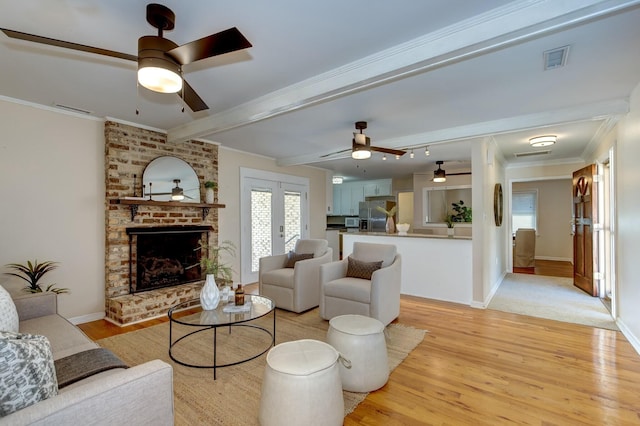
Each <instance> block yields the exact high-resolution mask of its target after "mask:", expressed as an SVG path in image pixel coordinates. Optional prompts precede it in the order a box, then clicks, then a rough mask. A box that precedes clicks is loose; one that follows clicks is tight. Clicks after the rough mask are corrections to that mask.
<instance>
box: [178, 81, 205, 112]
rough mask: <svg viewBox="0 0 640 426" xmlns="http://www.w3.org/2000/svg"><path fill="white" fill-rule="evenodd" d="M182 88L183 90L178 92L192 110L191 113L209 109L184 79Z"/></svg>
mask: <svg viewBox="0 0 640 426" xmlns="http://www.w3.org/2000/svg"><path fill="white" fill-rule="evenodd" d="M182 87H183V89H182V90H181V91H179V92H178V95H179V96H180V97H181V98H182V99H183V100H184V103H185V104H187V105H188V106H189V108H191V111H193V112H198V111H203V110H205V109H209V107H208V106H207V104H205V103H204V101H203V100H202V98H201V97H200V96H198V94H197V93H196V91H195V90H193V87H191V86H190V85H189V83H187V80H185V79H182ZM183 93H184V95H183Z"/></svg>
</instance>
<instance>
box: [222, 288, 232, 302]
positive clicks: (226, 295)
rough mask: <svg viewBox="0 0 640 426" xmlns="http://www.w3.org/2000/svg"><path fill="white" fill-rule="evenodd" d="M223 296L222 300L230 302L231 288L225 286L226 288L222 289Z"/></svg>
mask: <svg viewBox="0 0 640 426" xmlns="http://www.w3.org/2000/svg"><path fill="white" fill-rule="evenodd" d="M221 294H222V295H221V296H220V300H222V301H223V302H225V303H227V302H229V298H230V297H231V287H230V286H228V285H225V286H224V287H222V292H221Z"/></svg>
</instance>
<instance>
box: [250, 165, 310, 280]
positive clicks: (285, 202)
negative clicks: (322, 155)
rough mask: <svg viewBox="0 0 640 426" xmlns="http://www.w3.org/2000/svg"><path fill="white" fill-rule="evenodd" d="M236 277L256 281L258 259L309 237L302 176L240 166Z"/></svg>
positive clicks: (304, 182) (305, 188)
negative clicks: (239, 248)
mask: <svg viewBox="0 0 640 426" xmlns="http://www.w3.org/2000/svg"><path fill="white" fill-rule="evenodd" d="M240 176H241V185H240V186H241V192H242V196H241V198H240V210H241V214H240V217H241V220H240V222H241V227H240V234H241V235H240V241H241V250H240V259H241V261H240V264H241V272H240V279H241V281H242V282H243V283H245V284H247V283H254V282H256V281H258V268H259V260H260V258H261V257H264V256H271V255H273V254H283V253H287V252H288V251H291V250H293V249H294V247H295V244H296V241H298V240H299V239H301V238H308V237H309V225H308V222H309V213H308V192H309V182H308V179H306V178H300V177H297V176H289V175H283V174H278V173H271V172H265V171H261V170H252V169H241V171H240Z"/></svg>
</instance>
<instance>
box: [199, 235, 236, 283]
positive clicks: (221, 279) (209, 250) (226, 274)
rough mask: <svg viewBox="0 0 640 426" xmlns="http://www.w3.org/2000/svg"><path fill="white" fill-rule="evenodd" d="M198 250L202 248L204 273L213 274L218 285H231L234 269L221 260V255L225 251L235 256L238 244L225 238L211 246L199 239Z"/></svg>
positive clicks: (201, 261) (201, 264)
mask: <svg viewBox="0 0 640 426" xmlns="http://www.w3.org/2000/svg"><path fill="white" fill-rule="evenodd" d="M196 250H200V253H201V257H200V268H201V269H202V273H203V274H205V275H208V274H211V275H213V276H214V277H215V280H216V284H218V286H222V285H231V284H232V283H233V269H232V268H231V266H230V265H229V264H227V263H223V262H222V260H221V256H222V254H224V253H226V254H227V255H229V256H232V257H235V255H236V246H235V245H234V244H233V242H231V241H229V240H225V241H223V242H222V243H220V244H219V245H217V246H213V247H209V246H208V245H207V244H206V243H205V242H204V241H202V240H199V241H198V247H197V248H196Z"/></svg>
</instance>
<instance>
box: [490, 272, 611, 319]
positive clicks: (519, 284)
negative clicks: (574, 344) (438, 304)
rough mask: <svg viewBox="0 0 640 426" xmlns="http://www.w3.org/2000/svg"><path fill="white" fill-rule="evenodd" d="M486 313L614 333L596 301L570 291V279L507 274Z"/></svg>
mask: <svg viewBox="0 0 640 426" xmlns="http://www.w3.org/2000/svg"><path fill="white" fill-rule="evenodd" d="M488 309H494V310H497V311H503V312H512V313H516V314H521V315H529V316H534V317H539V318H547V319H552V320H557V321H564V322H571V323H575V324H583V325H588V326H591V327H597V328H606V329H609V330H618V327H617V326H616V324H615V321H614V320H613V318H612V317H611V314H610V313H609V311H608V310H607V309H606V308H605V306H604V305H603V304H602V302H601V301H600V299H599V298H597V297H591V296H589V295H587V294H586V293H584V292H582V291H581V290H579V289H577V288H576V287H574V286H573V279H572V278H564V277H551V276H543V275H528V274H507V276H506V277H505V278H504V280H503V282H502V284H500V288H498V291H497V292H496V294H495V295H494V296H493V298H492V299H491V302H490V303H489V306H488Z"/></svg>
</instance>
